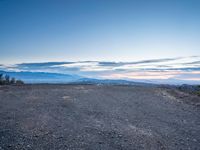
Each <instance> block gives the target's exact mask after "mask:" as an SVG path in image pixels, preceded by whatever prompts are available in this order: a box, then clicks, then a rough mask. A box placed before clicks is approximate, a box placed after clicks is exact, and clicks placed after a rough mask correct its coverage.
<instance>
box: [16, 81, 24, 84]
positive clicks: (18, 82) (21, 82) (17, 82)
mask: <svg viewBox="0 0 200 150" xmlns="http://www.w3.org/2000/svg"><path fill="white" fill-rule="evenodd" d="M16 84H17V85H21V84H24V82H23V81H21V80H16Z"/></svg>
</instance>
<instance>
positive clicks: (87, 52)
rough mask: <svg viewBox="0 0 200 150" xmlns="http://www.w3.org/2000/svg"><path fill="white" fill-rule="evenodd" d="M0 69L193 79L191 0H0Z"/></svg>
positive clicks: (199, 73)
mask: <svg viewBox="0 0 200 150" xmlns="http://www.w3.org/2000/svg"><path fill="white" fill-rule="evenodd" d="M0 70H5V71H18V72H20V71H32V72H51V73H61V74H76V75H80V76H83V77H90V78H101V79H102V78H103V79H126V80H136V79H137V80H140V79H141V80H167V81H169V80H170V81H175V80H176V81H178V80H184V81H193V83H194V82H198V83H199V82H200V1H199V0H0Z"/></svg>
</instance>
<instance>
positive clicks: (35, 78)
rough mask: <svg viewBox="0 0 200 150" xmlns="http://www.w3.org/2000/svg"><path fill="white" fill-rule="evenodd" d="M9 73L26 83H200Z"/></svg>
mask: <svg viewBox="0 0 200 150" xmlns="http://www.w3.org/2000/svg"><path fill="white" fill-rule="evenodd" d="M1 73H2V74H7V75H9V76H10V77H14V78H16V79H20V80H22V81H24V82H25V83H31V84H36V83H60V84H65V83H72V84H117V85H144V84H145V85H147V84H148V85H153V84H174V85H181V84H199V83H198V82H196V83H194V81H185V80H177V79H166V80H162V79H160V80H159V79H156V80H139V79H136V80H114V79H113V80H111V79H94V78H85V77H83V76H78V75H73V74H61V73H48V72H27V71H26V72H23V71H20V72H11V71H2V70H0V74H1Z"/></svg>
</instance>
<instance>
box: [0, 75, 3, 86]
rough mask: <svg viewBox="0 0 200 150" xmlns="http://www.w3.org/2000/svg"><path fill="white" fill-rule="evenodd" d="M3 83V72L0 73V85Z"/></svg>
mask: <svg viewBox="0 0 200 150" xmlns="http://www.w3.org/2000/svg"><path fill="white" fill-rule="evenodd" d="M2 84H3V74H2V73H1V74H0V85H2Z"/></svg>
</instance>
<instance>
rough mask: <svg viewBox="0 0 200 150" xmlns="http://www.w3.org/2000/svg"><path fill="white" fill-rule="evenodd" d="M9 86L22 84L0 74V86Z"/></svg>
mask: <svg viewBox="0 0 200 150" xmlns="http://www.w3.org/2000/svg"><path fill="white" fill-rule="evenodd" d="M10 84H18V85H21V84H24V82H23V81H21V80H16V79H15V78H10V76H9V75H5V76H4V75H3V74H0V85H10Z"/></svg>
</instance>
